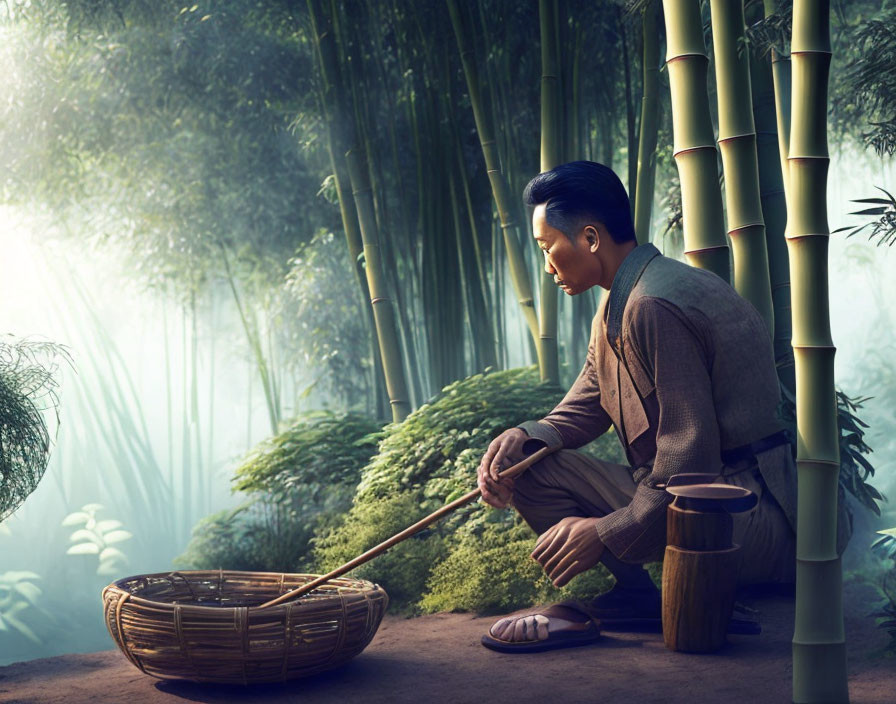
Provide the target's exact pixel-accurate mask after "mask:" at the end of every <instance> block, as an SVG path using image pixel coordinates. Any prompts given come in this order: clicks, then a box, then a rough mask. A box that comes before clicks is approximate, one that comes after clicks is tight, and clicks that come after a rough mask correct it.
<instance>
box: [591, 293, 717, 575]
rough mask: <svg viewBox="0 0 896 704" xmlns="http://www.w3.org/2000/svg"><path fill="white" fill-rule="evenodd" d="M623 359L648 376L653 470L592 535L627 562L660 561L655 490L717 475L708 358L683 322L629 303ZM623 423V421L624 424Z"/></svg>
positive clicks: (671, 309) (660, 518)
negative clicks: (685, 477) (653, 412)
mask: <svg viewBox="0 0 896 704" xmlns="http://www.w3.org/2000/svg"><path fill="white" fill-rule="evenodd" d="M631 305H633V306H634V308H633V309H632V311H631V324H630V331H629V337H628V338H627V339H626V342H625V344H626V350H625V352H626V354H627V356H628V357H629V359H631V358H632V356H633V355H635V356H637V358H638V359H639V360H640V362H641V364H642V365H643V366H644V368H645V371H646V372H647V373H648V374H652V376H653V381H654V387H655V393H656V398H657V403H658V406H659V421H658V425H657V435H656V458H655V460H654V464H653V469H652V471H651V473H650V474H649V475H647V476H646V477H645V478H644V479H643V481H641V483H640V484H639V485H638V488H637V490H636V491H635V495H634V497H633V498H632V501H631V503H630V504H629V505H628V506H625V507H624V508H621V509H619V510H617V511H613V512H612V513H610V514H608V515H606V516H604V517H603V518H599V519H598V520H597V524H596V525H597V532H598V534H599V535H600V537H601V540H602V541H603V542H604V544H605V545H606V546H607V547H608V548H609V549H610V551H611V552H613V553H614V554H615V555H616V557H618V558H619V559H621V560H624V561H626V562H644V561H645V560H649V559H658V555H661V553H662V548H663V547H664V546H665V534H666V505H667V504H668V503H669V502H670V501H671V499H672V497H671V496H670V495H669V494H667V493H666V492H665V491H664V490H663V489H662V488H656V487H657V485H658V484H665V483H666V481H667V480H668V479H669V477H671V476H672V475H673V474H679V473H681V472H715V471H717V470H718V469H719V467H720V466H721V458H720V446H719V428H718V421H717V419H716V413H715V404H714V403H713V396H712V383H711V379H710V373H709V369H710V365H711V355H712V351H711V350H707V349H706V347H707V345H706V344H705V343H704V342H703V341H702V340H701V337H700V332H699V331H698V330H696V329H695V328H694V327H693V326H692V325H691V323H690V322H689V321H687V319H686V318H685V317H684V314H683V313H682V312H681V311H680V310H679V309H678V308H676V307H675V306H674V305H673V304H671V303H669V302H668V301H665V300H663V299H658V298H649V297H645V298H640V299H637V300H636V301H632V304H631ZM623 422H624V421H623Z"/></svg>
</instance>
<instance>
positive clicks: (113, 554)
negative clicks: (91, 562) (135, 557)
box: [100, 548, 128, 562]
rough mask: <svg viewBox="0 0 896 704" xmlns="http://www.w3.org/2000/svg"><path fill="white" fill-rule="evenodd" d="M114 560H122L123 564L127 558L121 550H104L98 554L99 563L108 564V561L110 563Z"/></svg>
mask: <svg viewBox="0 0 896 704" xmlns="http://www.w3.org/2000/svg"><path fill="white" fill-rule="evenodd" d="M115 558H118V559H120V560H124V561H125V562H127V559H128V558H127V555H125V554H124V553H123V552H122V551H121V550H119V549H118V548H105V549H103V551H102V552H101V553H100V562H108V561H111V560H113V559H115Z"/></svg>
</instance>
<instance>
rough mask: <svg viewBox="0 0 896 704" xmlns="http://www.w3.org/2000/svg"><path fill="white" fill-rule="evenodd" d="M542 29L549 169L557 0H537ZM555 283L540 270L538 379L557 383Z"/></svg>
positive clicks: (554, 154)
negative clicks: (539, 377)
mask: <svg viewBox="0 0 896 704" xmlns="http://www.w3.org/2000/svg"><path fill="white" fill-rule="evenodd" d="M538 17H539V26H540V28H541V171H542V172H544V171H550V170H551V169H553V168H554V167H555V166H558V165H559V164H560V161H561V156H560V154H561V146H560V145H561V136H560V135H561V132H560V130H561V122H560V120H561V115H560V76H559V61H558V53H557V52H558V47H557V0H538ZM557 294H558V289H557V284H556V283H554V277H553V276H552V275H551V274H548V273H547V272H546V271H545V270H544V269H543V268H542V270H541V311H540V312H541V315H540V316H539V318H538V320H539V329H538V332H539V345H540V347H541V351H540V353H539V355H538V358H539V371H540V373H541V380H542V381H546V382H550V383H552V384H559V383H560V359H559V353H558V350H557V305H558V300H557Z"/></svg>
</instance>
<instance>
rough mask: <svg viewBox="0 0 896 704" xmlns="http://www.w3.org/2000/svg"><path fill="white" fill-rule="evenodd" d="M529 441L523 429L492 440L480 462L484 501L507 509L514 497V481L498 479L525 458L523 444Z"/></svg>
mask: <svg viewBox="0 0 896 704" xmlns="http://www.w3.org/2000/svg"><path fill="white" fill-rule="evenodd" d="M528 439H529V436H528V435H526V432H525V431H524V430H522V429H521V428H510V429H508V430H505V431H504V432H503V433H501V434H500V435H499V436H498V437H496V438H495V439H494V440H492V442H491V444H490V445H489V446H488V449H487V450H486V451H485V454H484V455H483V456H482V460H481V461H480V462H479V471H478V473H477V476H478V484H479V490H480V491H481V492H482V500H483V501H485V503H487V504H488V505H489V506H494V507H495V508H507V507H508V506H509V505H510V499H511V497H512V496H513V479H508V478H504V479H498V473H499V472H500V471H501V470H502V469H507V468H508V467H512V466H513V465H514V464H516V463H517V462H520V461H522V460H523V459H524V458H525V455H524V454H523V443H524V442H526V440H528Z"/></svg>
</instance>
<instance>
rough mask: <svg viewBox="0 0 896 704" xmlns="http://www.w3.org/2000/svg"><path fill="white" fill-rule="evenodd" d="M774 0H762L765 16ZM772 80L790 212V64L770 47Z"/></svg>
mask: <svg viewBox="0 0 896 704" xmlns="http://www.w3.org/2000/svg"><path fill="white" fill-rule="evenodd" d="M775 5H776V0H763V6H764V8H765V16H766V17H771V16H772V15H774V14H775ZM771 54H772V59H771V61H772V80H773V81H774V85H775V104H776V106H777V111H776V112H777V121H778V152H779V153H780V155H781V175H782V176H783V178H784V193H785V198H786V199H787V211H788V212H790V187H789V185H788V178H789V171H790V166H789V165H788V163H787V155H788V154H789V153H790V123H791V118H790V101H791V75H790V74H791V66H790V57H789V56H788V55H786V54H782V53H781V52H780V51H778V50H777V49H776V48H774V47H772V50H771Z"/></svg>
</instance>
